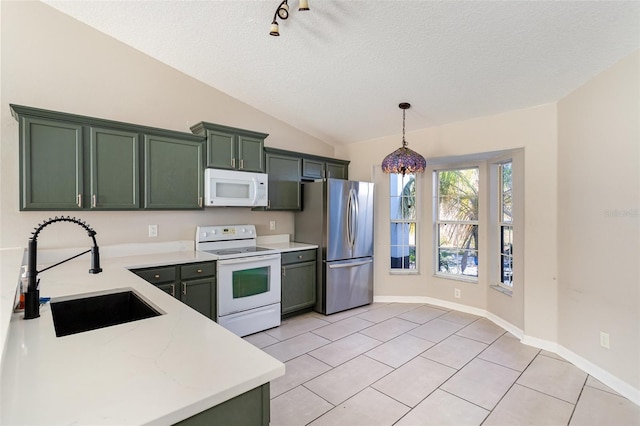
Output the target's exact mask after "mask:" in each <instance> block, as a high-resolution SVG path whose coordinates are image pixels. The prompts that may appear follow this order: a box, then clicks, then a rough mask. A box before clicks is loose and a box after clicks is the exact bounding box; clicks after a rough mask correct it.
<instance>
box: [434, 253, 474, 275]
mask: <svg viewBox="0 0 640 426" xmlns="http://www.w3.org/2000/svg"><path fill="white" fill-rule="evenodd" d="M438 268H439V272H442V273H446V274H452V275H462V276H470V277H477V276H478V252H477V251H476V250H464V249H452V248H441V249H439V250H438Z"/></svg>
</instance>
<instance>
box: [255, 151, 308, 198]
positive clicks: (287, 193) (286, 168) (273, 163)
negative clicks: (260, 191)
mask: <svg viewBox="0 0 640 426" xmlns="http://www.w3.org/2000/svg"><path fill="white" fill-rule="evenodd" d="M264 157H265V163H266V165H267V168H266V171H267V174H268V175H269V202H268V205H267V210H300V209H301V208H302V200H301V185H300V170H301V167H302V159H301V158H300V157H297V156H291V155H287V154H284V153H280V152H278V151H277V150H271V149H269V148H265V155H264Z"/></svg>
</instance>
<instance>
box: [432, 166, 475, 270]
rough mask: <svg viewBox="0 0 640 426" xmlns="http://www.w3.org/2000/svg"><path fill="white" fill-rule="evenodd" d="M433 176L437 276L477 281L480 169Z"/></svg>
mask: <svg viewBox="0 0 640 426" xmlns="http://www.w3.org/2000/svg"><path fill="white" fill-rule="evenodd" d="M435 173H436V179H435V181H436V185H437V188H438V191H437V194H438V196H437V198H436V200H435V202H436V224H435V227H436V232H435V235H436V253H437V263H438V264H437V274H439V275H445V276H460V277H472V278H477V277H478V184H479V169H478V168H477V167H474V168H468V169H457V170H441V171H437V172H435Z"/></svg>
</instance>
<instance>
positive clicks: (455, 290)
mask: <svg viewBox="0 0 640 426" xmlns="http://www.w3.org/2000/svg"><path fill="white" fill-rule="evenodd" d="M461 296H462V295H461V292H460V289H459V288H454V289H453V297H455V298H456V299H460V297H461Z"/></svg>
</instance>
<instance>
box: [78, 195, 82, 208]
mask: <svg viewBox="0 0 640 426" xmlns="http://www.w3.org/2000/svg"><path fill="white" fill-rule="evenodd" d="M78 207H80V208H82V194H78Z"/></svg>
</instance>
